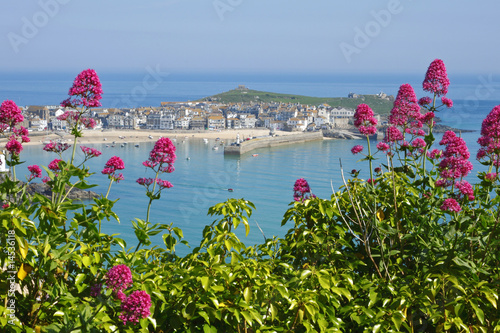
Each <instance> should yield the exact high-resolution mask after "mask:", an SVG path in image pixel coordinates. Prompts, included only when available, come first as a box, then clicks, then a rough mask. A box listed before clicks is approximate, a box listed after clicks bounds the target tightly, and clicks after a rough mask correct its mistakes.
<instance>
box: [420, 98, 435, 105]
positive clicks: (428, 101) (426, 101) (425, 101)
mask: <svg viewBox="0 0 500 333" xmlns="http://www.w3.org/2000/svg"><path fill="white" fill-rule="evenodd" d="M431 103H432V99H431V98H430V97H427V96H426V97H422V98H421V99H419V100H418V104H419V105H420V106H427V105H429V104H431Z"/></svg>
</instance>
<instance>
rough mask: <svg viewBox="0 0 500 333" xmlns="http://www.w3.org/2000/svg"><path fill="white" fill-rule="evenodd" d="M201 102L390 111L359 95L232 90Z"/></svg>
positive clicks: (370, 97)
mask: <svg viewBox="0 0 500 333" xmlns="http://www.w3.org/2000/svg"><path fill="white" fill-rule="evenodd" d="M203 100H216V101H220V102H223V103H249V102H263V103H270V102H282V103H299V104H307V105H320V104H324V103H326V104H328V105H330V106H332V107H337V106H341V107H345V108H350V109H356V107H357V106H358V105H359V104H361V103H366V104H368V105H370V107H371V108H372V109H373V111H374V112H376V113H378V114H388V113H389V112H390V110H391V109H392V102H391V101H389V100H387V99H383V98H380V97H378V96H377V95H359V97H358V98H348V97H311V96H302V95H292V94H281V93H273V92H266V91H258V90H251V89H249V90H240V89H234V90H230V91H227V92H223V93H220V94H217V95H213V96H209V97H206V98H204V99H203Z"/></svg>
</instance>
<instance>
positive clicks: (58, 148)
mask: <svg viewBox="0 0 500 333" xmlns="http://www.w3.org/2000/svg"><path fill="white" fill-rule="evenodd" d="M69 147H71V145H69V144H67V143H62V142H53V141H50V142H49V143H47V144H46V145H45V146H44V147H43V150H45V151H47V152H54V153H57V154H59V155H60V154H62V153H63V152H64V151H66V150H68V149H69Z"/></svg>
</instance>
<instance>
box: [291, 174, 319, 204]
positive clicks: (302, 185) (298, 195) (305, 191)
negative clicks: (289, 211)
mask: <svg viewBox="0 0 500 333" xmlns="http://www.w3.org/2000/svg"><path fill="white" fill-rule="evenodd" d="M293 192H294V193H293V200H295V201H300V202H303V201H304V200H307V199H309V198H315V196H314V194H312V193H311V188H310V187H309V183H308V182H307V180H305V179H304V178H299V179H297V180H296V181H295V184H294V185H293Z"/></svg>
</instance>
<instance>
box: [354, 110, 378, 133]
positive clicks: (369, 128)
mask: <svg viewBox="0 0 500 333" xmlns="http://www.w3.org/2000/svg"><path fill="white" fill-rule="evenodd" d="M375 125H377V119H376V118H375V115H374V113H373V110H372V109H371V108H370V107H369V106H368V105H367V104H359V105H358V107H357V108H356V112H355V113H354V126H356V128H357V129H358V130H359V132H360V133H361V134H363V135H373V134H375V133H377V128H376V127H375Z"/></svg>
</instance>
